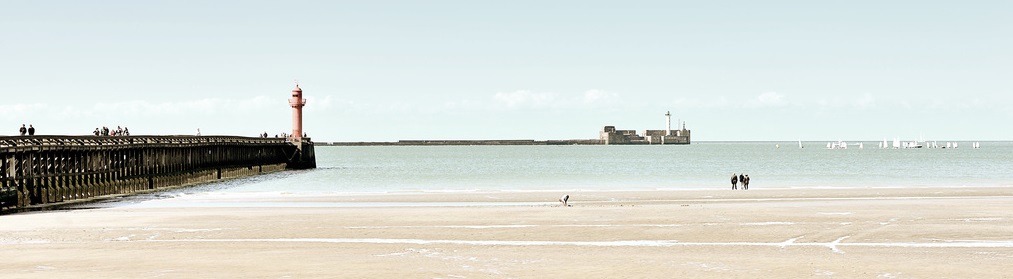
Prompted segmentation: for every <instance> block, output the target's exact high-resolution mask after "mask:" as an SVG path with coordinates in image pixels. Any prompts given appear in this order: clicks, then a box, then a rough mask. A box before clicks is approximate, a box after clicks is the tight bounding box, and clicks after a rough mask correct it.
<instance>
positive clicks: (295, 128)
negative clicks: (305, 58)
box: [288, 83, 306, 141]
mask: <svg viewBox="0 0 1013 279" xmlns="http://www.w3.org/2000/svg"><path fill="white" fill-rule="evenodd" d="M288 104H289V106H292V135H291V136H289V139H291V140H292V141H301V140H302V133H303V132H302V107H303V106H305V105H306V100H305V99H303V98H302V89H301V88H299V83H296V84H295V89H292V99H288Z"/></svg>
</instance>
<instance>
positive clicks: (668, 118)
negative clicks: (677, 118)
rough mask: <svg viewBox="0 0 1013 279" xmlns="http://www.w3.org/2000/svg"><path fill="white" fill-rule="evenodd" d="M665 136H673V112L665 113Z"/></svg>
mask: <svg viewBox="0 0 1013 279" xmlns="http://www.w3.org/2000/svg"><path fill="white" fill-rule="evenodd" d="M665 135H666V136H670V135H672V111H666V112H665Z"/></svg>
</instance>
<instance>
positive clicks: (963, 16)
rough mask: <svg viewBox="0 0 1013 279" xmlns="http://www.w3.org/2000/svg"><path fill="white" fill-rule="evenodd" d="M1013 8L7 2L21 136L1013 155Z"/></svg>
mask: <svg viewBox="0 0 1013 279" xmlns="http://www.w3.org/2000/svg"><path fill="white" fill-rule="evenodd" d="M1010 15H1013V2H1010V1H959V2H955V1H551V2H549V1H499V2H490V1H3V2H0V94H2V96H3V101H2V103H0V127H7V128H4V129H3V130H0V134H8V135H9V134H14V133H16V130H17V128H18V127H19V126H20V125H21V123H32V124H34V125H35V126H36V128H37V129H39V133H40V134H86V133H89V132H90V131H92V130H93V129H94V128H95V127H98V126H101V125H107V126H116V125H125V126H127V127H130V129H131V131H132V132H133V133H134V134H192V133H194V132H196V129H197V128H200V129H201V130H202V132H203V133H204V134H230V135H251V136H252V135H256V134H257V133H260V132H264V131H267V132H268V133H270V134H272V135H273V134H277V133H280V132H284V131H290V129H291V127H290V123H291V120H290V114H291V113H290V108H288V107H287V102H286V99H287V98H288V97H289V96H288V95H289V90H291V89H292V87H293V82H292V80H293V79H298V80H299V81H300V83H301V84H302V88H303V89H304V91H305V95H306V97H307V98H308V99H309V101H308V105H307V109H306V112H305V117H306V119H305V123H306V127H305V130H306V131H307V133H309V134H310V136H312V137H314V139H316V140H318V141H392V140H398V139H575V138H596V137H597V136H598V130H599V129H601V126H604V125H615V126H618V127H619V128H620V129H637V130H642V129H662V128H663V126H664V123H665V121H664V116H663V115H664V113H665V111H668V110H671V111H672V113H673V114H674V117H673V118H674V119H682V120H684V121H686V122H687V123H688V124H687V125H688V128H690V129H692V130H693V131H694V140H698V141H706V140H790V141H794V140H798V139H802V140H837V139H844V140H882V139H883V138H891V139H892V138H893V137H901V138H905V139H916V138H918V137H923V138H925V139H936V140H1011V139H1013V129H1008V128H1006V127H1008V126H1009V124H1008V122H1010V120H1013V17H1010Z"/></svg>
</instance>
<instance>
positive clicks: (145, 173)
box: [0, 136, 316, 211]
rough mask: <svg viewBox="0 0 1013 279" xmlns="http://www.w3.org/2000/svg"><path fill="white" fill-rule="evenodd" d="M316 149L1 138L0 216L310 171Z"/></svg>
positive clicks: (192, 139) (261, 143) (271, 141)
mask: <svg viewBox="0 0 1013 279" xmlns="http://www.w3.org/2000/svg"><path fill="white" fill-rule="evenodd" d="M315 167H316V159H315V156H314V151H313V143H312V142H311V141H309V140H308V139H304V140H303V141H299V142H289V141H287V140H286V139H284V138H251V137H236V136H116V137H105V136H20V137H0V210H5V211H6V210H11V209H18V208H29V207H36V206H46V205H52V204H59V203H66V202H75V201H85V200H89V199H94V198H98V197H107V196H115V195H127V194H134V193H142V192H150V191H157V190H164V189H169V188H175V187H180V186H186V185H192V184H199V183H206V182H213V181H217V180H222V179H229V178H236V177H242V176H249V175H256V174H260V173H268V172H275V171H281V170H285V169H302V168H315Z"/></svg>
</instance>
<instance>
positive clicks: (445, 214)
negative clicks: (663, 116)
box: [0, 187, 1013, 278]
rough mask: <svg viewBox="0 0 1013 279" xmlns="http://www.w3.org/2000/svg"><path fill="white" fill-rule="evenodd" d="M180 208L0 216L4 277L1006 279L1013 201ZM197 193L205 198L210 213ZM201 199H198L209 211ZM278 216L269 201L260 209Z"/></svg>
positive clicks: (408, 201)
mask: <svg viewBox="0 0 1013 279" xmlns="http://www.w3.org/2000/svg"><path fill="white" fill-rule="evenodd" d="M561 194H563V193H562V192H475V193H400V194H376V195H341V196H323V197H309V196H291V197H289V196H285V195H278V196H273V197H272V196H258V197H230V198H223V197H201V196H196V197H186V198H183V199H182V202H179V203H178V204H177V205H178V206H177V205H174V203H172V202H166V203H162V204H161V205H158V204H159V203H158V202H155V203H154V204H156V205H155V206H144V205H143V204H142V206H133V207H116V208H102V209H84V210H71V211H49V212H37V213H23V214H14V215H6V216H0V258H3V259H4V260H3V264H0V274H3V277H5V278H66V277H75V278H80V277H85V278H97V277H101V278H150V277H159V278H223V277H232V278H235V277H244V278H246V277H255V278H550V277H552V278H798V277H835V278H1004V277H1009V276H1010V275H1009V274H1013V265H1010V264H1009V263H1010V262H1013V189H1010V188H999V187H997V188H918V189H902V188H888V189H873V188H857V189H776V190H775V189H758V190H750V191H731V190H724V191H719V190H685V191H632V192H583V191H581V192H570V193H566V194H569V195H570V196H571V199H570V204H571V205H572V206H571V207H562V206H559V205H558V203H556V202H555V200H556V199H557V198H558V197H559V195H561ZM202 199H204V200H205V201H204V202H202ZM202 204H203V205H202ZM258 204H262V205H264V204H269V206H258Z"/></svg>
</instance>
